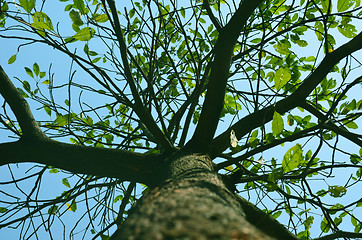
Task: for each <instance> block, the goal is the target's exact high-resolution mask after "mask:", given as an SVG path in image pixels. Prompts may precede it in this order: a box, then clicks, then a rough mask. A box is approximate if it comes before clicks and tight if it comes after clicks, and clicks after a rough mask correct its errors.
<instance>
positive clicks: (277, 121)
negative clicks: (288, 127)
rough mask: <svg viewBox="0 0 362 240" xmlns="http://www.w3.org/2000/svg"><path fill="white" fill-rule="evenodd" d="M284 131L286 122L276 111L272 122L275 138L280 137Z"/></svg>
mask: <svg viewBox="0 0 362 240" xmlns="http://www.w3.org/2000/svg"><path fill="white" fill-rule="evenodd" d="M283 129H284V121H283V118H282V116H281V115H280V114H279V113H278V112H277V111H274V114H273V121H272V131H273V134H274V135H275V136H278V135H279V134H280V133H281V132H282V131H283Z"/></svg>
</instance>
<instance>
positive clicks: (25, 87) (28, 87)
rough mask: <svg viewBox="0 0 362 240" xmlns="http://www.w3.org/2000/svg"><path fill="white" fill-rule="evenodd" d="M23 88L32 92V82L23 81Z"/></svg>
mask: <svg viewBox="0 0 362 240" xmlns="http://www.w3.org/2000/svg"><path fill="white" fill-rule="evenodd" d="M22 83H23V88H24V89H25V91H27V92H28V93H31V87H30V83H29V82H28V81H23V82H22Z"/></svg>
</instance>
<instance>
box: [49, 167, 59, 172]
mask: <svg viewBox="0 0 362 240" xmlns="http://www.w3.org/2000/svg"><path fill="white" fill-rule="evenodd" d="M58 172H59V170H58V169H56V168H53V169H50V170H49V173H58Z"/></svg>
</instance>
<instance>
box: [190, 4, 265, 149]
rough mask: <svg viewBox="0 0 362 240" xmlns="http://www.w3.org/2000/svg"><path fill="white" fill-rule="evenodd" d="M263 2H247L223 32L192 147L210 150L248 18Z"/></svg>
mask: <svg viewBox="0 0 362 240" xmlns="http://www.w3.org/2000/svg"><path fill="white" fill-rule="evenodd" d="M261 2H262V0H257V1H255V0H245V1H243V3H242V4H241V5H240V6H239V8H238V9H237V11H236V12H235V14H234V15H233V16H232V18H231V19H230V21H229V22H228V24H226V26H225V27H224V28H222V29H221V30H220V35H219V38H218V40H217V42H216V44H215V58H214V62H213V65H212V69H211V73H210V80H209V85H208V89H207V93H206V97H205V102H204V104H203V108H202V111H201V115H200V119H199V122H198V124H197V127H196V130H195V133H194V135H193V137H192V139H191V140H190V142H189V146H191V147H192V148H195V147H196V148H197V149H195V150H199V151H207V150H208V147H209V146H210V142H211V141H212V139H213V137H214V134H215V131H216V128H217V125H218V122H219V119H220V114H221V112H222V109H223V107H224V97H225V88H226V83H227V80H228V78H229V69H230V62H231V58H232V56H233V52H234V46H235V43H236V41H237V39H238V37H239V36H240V32H241V31H242V30H243V28H244V26H245V23H246V21H247V19H248V18H249V16H250V15H251V14H252V13H253V12H254V10H255V8H256V7H257V6H258V5H259V4H260V3H261Z"/></svg>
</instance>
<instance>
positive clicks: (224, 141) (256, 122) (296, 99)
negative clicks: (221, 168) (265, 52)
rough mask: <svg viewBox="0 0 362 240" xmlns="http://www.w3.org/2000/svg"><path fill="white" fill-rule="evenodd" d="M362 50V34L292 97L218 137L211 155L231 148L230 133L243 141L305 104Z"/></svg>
mask: <svg viewBox="0 0 362 240" xmlns="http://www.w3.org/2000/svg"><path fill="white" fill-rule="evenodd" d="M361 48H362V32H361V33H360V34H358V35H357V36H356V37H354V38H353V39H352V40H350V41H349V42H348V43H346V44H344V45H342V46H341V47H339V48H337V49H336V50H335V51H333V52H332V53H330V54H328V55H327V56H326V57H325V58H324V59H323V60H322V61H321V63H320V64H319V66H318V67H317V68H316V70H315V71H314V72H312V73H311V74H310V75H309V76H308V77H306V78H305V80H304V81H303V83H302V84H301V85H300V86H299V87H298V89H297V90H296V91H295V92H294V93H293V94H291V95H290V96H288V97H286V98H284V99H282V100H280V101H278V102H277V103H276V104H275V105H273V106H268V107H265V108H263V109H261V110H259V111H256V112H254V113H252V114H250V115H248V116H246V117H244V118H242V119H240V120H239V121H238V122H236V123H235V124H233V125H232V126H231V127H229V128H228V129H227V130H226V131H224V132H223V133H222V134H220V135H219V136H217V137H216V138H215V139H214V140H213V142H212V144H211V151H210V154H211V156H213V157H216V156H217V155H218V154H220V153H221V152H223V151H224V150H225V149H227V148H228V147H229V146H230V131H231V130H234V132H235V134H236V137H237V138H238V139H241V138H242V137H243V136H244V135H245V134H247V133H249V132H250V131H251V130H253V129H255V128H257V127H260V126H262V125H263V124H265V123H267V122H269V121H271V120H272V119H273V113H274V111H275V110H276V111H277V112H278V113H280V114H283V113H285V112H287V111H289V110H291V109H293V108H295V107H297V106H298V105H299V104H300V103H302V102H304V101H305V99H306V98H307V97H308V95H309V94H310V93H311V92H312V91H313V90H314V88H316V87H317V86H318V84H319V83H320V82H321V81H322V80H323V79H324V78H325V76H326V75H327V74H328V73H329V72H330V70H331V69H332V68H333V67H334V66H335V65H336V64H337V63H338V62H339V61H340V60H342V59H343V58H344V57H346V56H348V55H350V54H352V53H353V52H355V51H357V50H359V49H361Z"/></svg>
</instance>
